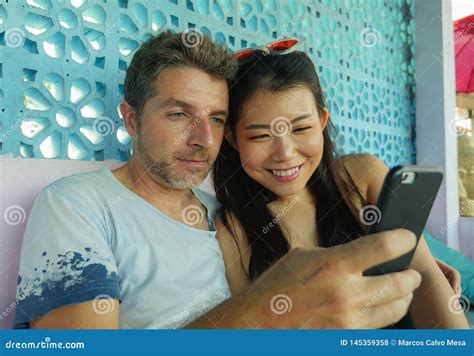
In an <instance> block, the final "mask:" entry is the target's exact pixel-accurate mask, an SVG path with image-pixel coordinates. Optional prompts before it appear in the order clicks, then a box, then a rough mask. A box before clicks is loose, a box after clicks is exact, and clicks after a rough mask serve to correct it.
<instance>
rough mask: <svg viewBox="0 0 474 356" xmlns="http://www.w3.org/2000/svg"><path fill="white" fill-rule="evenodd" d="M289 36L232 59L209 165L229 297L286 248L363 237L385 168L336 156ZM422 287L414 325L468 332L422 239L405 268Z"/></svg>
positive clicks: (308, 73) (364, 158)
mask: <svg viewBox="0 0 474 356" xmlns="http://www.w3.org/2000/svg"><path fill="white" fill-rule="evenodd" d="M298 45H299V42H298V41H297V40H287V41H286V42H285V41H280V43H278V44H277V45H276V46H275V45H271V46H270V47H263V48H260V49H257V50H245V51H242V52H239V53H238V54H237V58H238V59H239V74H238V76H237V80H236V82H235V83H234V85H233V86H232V88H231V89H230V117H229V120H228V122H227V129H226V140H224V143H223V144H222V147H221V152H220V154H219V157H218V159H217V161H216V164H215V166H214V172H213V173H214V184H215V190H216V194H217V198H218V199H219V201H220V202H221V203H222V205H223V210H222V211H221V213H220V214H219V217H218V219H217V221H216V223H217V229H218V239H219V242H220V244H221V248H222V251H223V254H224V260H225V263H226V273H227V279H228V282H229V286H230V288H231V291H232V293H234V294H238V293H241V292H243V291H245V289H246V288H247V287H248V286H249V283H250V282H251V281H252V280H253V279H255V278H256V277H258V276H259V275H260V274H261V273H262V272H264V271H265V270H266V269H267V268H268V267H269V266H270V265H271V264H272V263H274V262H275V261H276V260H278V259H279V258H281V257H282V256H283V255H285V254H286V253H287V252H288V251H289V250H290V249H293V248H296V247H301V248H324V247H329V246H334V245H337V244H342V243H345V242H348V241H350V240H354V239H356V238H357V237H359V236H361V235H364V234H366V232H367V230H366V226H365V225H364V224H363V221H360V220H359V211H360V209H361V208H362V207H363V206H364V205H366V204H372V205H375V204H376V202H377V199H378V196H379V193H380V190H381V187H382V184H383V179H384V177H385V175H386V173H387V172H388V169H387V167H386V166H385V165H384V163H383V162H382V161H381V160H379V159H378V158H376V157H374V156H370V155H352V156H347V157H337V155H336V154H335V151H334V147H333V144H332V138H331V131H332V126H331V122H330V120H329V112H328V110H327V109H326V107H325V104H324V98H323V93H322V90H321V86H320V83H319V79H318V76H317V74H316V71H315V68H314V65H313V63H312V62H311V60H310V59H309V57H308V56H307V55H306V54H305V53H303V52H301V51H296V50H295V49H296V47H297V46H298ZM410 267H411V268H413V269H416V270H418V271H419V272H420V273H421V275H422V277H423V282H422V284H421V285H420V287H419V288H418V289H417V291H416V292H415V296H414V299H413V302H412V305H411V308H410V314H411V317H412V319H413V322H414V324H415V326H416V327H417V328H467V327H468V324H467V321H466V319H465V317H464V315H463V314H455V313H453V312H451V311H450V309H452V308H450V306H449V303H450V300H454V298H456V297H454V292H453V290H452V289H451V287H450V286H449V283H448V282H447V280H446V278H445V277H444V276H443V274H442V272H441V271H440V269H439V268H438V267H437V265H436V262H435V260H434V259H433V257H432V255H431V253H430V251H429V249H428V247H427V245H426V242H425V241H424V238H423V237H422V238H421V240H420V242H419V244H418V247H417V249H416V252H415V256H414V258H413V262H412V264H411V266H410Z"/></svg>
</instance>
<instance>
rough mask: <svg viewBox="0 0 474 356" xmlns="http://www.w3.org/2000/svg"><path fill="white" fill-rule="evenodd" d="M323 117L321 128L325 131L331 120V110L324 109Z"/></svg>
mask: <svg viewBox="0 0 474 356" xmlns="http://www.w3.org/2000/svg"><path fill="white" fill-rule="evenodd" d="M323 112H324V114H323V117H322V118H321V130H322V131H323V130H324V128H325V127H326V125H327V123H328V122H329V110H328V109H327V108H324V109H323Z"/></svg>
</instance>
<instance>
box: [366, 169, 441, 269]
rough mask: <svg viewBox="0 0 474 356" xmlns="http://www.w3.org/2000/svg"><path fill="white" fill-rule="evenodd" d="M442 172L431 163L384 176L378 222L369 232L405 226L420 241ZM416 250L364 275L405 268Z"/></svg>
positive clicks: (392, 171)
mask: <svg viewBox="0 0 474 356" xmlns="http://www.w3.org/2000/svg"><path fill="white" fill-rule="evenodd" d="M442 180H443V172H442V171H441V170H440V169H439V168H437V167H430V166H415V165H413V166H397V167H394V168H392V169H391V170H390V172H389V173H388V175H387V177H386V178H385V181H384V185H383V188H382V192H381V193H380V197H379V200H378V202H377V209H378V211H377V213H379V214H378V217H377V218H378V219H379V221H378V222H377V223H375V224H373V225H370V226H369V233H375V232H379V231H384V230H392V229H398V228H403V229H407V230H410V231H412V232H413V233H414V234H415V235H416V237H417V240H419V238H420V236H421V233H422V232H423V229H424V227H425V225H426V221H427V220H428V216H429V214H430V211H431V208H432V206H433V203H434V200H435V198H436V195H437V193H438V189H439V187H440V185H441V182H442ZM414 252H415V249H413V250H412V251H410V252H409V253H407V254H405V255H404V256H402V257H400V258H397V259H396V260H393V261H388V262H386V263H383V264H381V265H379V266H375V267H373V268H371V269H369V270H367V271H365V272H364V275H379V274H384V273H390V272H397V271H402V270H404V269H406V268H407V267H408V266H409V265H410V263H411V259H412V257H413V254H414Z"/></svg>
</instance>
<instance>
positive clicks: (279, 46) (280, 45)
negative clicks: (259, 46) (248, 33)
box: [269, 39, 300, 51]
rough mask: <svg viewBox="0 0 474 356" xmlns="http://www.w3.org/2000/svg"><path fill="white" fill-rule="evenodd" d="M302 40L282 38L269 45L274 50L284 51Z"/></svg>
mask: <svg viewBox="0 0 474 356" xmlns="http://www.w3.org/2000/svg"><path fill="white" fill-rule="evenodd" d="M299 42H300V41H299V40H296V39H294V40H281V41H277V42H273V43H272V44H270V45H269V47H270V48H271V49H272V50H274V51H284V50H287V49H290V48H292V47H294V46H295V45H297V44H298V43H299Z"/></svg>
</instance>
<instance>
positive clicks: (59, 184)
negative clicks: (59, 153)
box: [37, 168, 116, 208]
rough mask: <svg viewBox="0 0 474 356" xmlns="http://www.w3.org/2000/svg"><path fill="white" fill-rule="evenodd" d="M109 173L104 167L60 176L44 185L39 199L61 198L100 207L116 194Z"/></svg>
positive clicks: (70, 201) (78, 203)
mask: <svg viewBox="0 0 474 356" xmlns="http://www.w3.org/2000/svg"><path fill="white" fill-rule="evenodd" d="M109 174H110V175H111V173H110V171H109V172H107V170H106V169H105V168H103V169H100V170H97V171H92V172H83V173H76V174H73V175H70V176H66V177H63V178H60V179H58V180H56V181H55V182H53V183H51V184H49V185H47V186H46V187H44V188H43V189H42V190H41V192H40V193H39V194H38V196H37V200H38V201H40V200H43V199H46V201H57V199H60V200H67V201H68V202H69V203H71V204H75V205H82V206H89V208H92V207H93V206H98V207H99V208H100V206H101V205H103V204H106V203H107V201H108V200H109V198H110V197H113V196H115V195H116V194H113V192H111V189H113V181H112V179H111V177H110V176H109ZM51 199H53V200H51ZM43 201H45V200H43Z"/></svg>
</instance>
